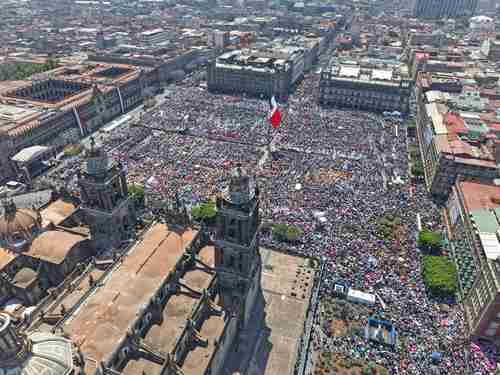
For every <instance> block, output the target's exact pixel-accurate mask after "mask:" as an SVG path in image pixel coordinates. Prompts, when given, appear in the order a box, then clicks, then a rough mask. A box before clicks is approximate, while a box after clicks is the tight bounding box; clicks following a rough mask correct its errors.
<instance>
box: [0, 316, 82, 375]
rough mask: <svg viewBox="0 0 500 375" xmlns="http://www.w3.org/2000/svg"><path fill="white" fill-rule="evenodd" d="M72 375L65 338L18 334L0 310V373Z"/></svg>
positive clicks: (72, 370)
mask: <svg viewBox="0 0 500 375" xmlns="http://www.w3.org/2000/svg"><path fill="white" fill-rule="evenodd" d="M34 374H45V375H73V374H75V366H74V362H73V347H72V344H71V342H70V341H69V340H67V339H65V338H64V337H59V336H56V335H52V334H49V333H41V332H36V333H22V332H20V330H19V328H18V327H16V326H15V324H14V321H13V320H12V318H11V316H10V315H9V314H7V313H2V312H0V375H34Z"/></svg>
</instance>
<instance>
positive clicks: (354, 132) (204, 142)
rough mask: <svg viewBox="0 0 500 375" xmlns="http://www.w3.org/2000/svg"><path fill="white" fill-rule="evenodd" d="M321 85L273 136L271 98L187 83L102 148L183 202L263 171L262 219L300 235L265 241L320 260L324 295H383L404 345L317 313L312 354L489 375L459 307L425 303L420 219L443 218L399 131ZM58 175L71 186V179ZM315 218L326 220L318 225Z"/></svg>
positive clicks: (305, 92)
mask: <svg viewBox="0 0 500 375" xmlns="http://www.w3.org/2000/svg"><path fill="white" fill-rule="evenodd" d="M317 80H318V77H317V75H308V76H306V77H305V78H304V80H303V81H302V83H301V84H300V85H299V86H298V87H297V88H296V90H295V92H294V93H293V94H292V95H291V96H290V98H289V100H288V101H287V103H282V104H281V106H280V110H281V111H282V113H283V121H282V124H281V127H280V128H279V129H277V130H269V128H268V127H269V125H268V124H267V122H266V115H267V112H268V105H267V103H266V101H265V100H257V99H249V98H245V97H234V96H227V95H213V94H210V93H208V92H207V91H206V90H205V89H204V88H202V87H200V86H199V85H198V84H197V83H196V84H195V83H193V84H191V85H190V84H186V83H183V85H182V86H173V87H171V88H169V92H167V97H168V99H167V100H166V101H165V104H164V105H161V106H160V107H159V108H156V109H155V110H153V111H150V112H147V113H145V114H144V115H143V116H142V119H141V126H140V127H133V126H130V125H126V126H123V127H121V128H118V129H115V130H114V131H113V133H112V134H110V135H107V136H106V137H105V138H102V142H103V145H104V147H105V149H106V150H107V151H109V152H110V153H111V155H112V156H113V158H115V159H116V160H119V161H120V162H121V163H122V164H123V165H124V168H126V170H127V172H128V179H129V182H130V183H134V184H144V185H145V187H146V192H147V193H148V192H150V193H151V194H152V195H157V196H160V197H162V199H165V200H168V199H172V198H173V197H174V196H175V195H178V196H180V197H181V199H183V200H184V202H186V203H187V204H188V205H194V204H197V203H199V202H203V201H206V200H208V199H211V198H213V196H214V195H215V194H216V193H217V192H218V191H220V190H221V189H222V188H223V187H224V185H225V182H226V178H227V172H228V171H229V169H230V168H231V167H233V166H234V165H236V164H237V163H241V164H242V165H243V166H245V167H246V168H247V169H248V170H249V172H250V173H253V174H255V175H256V178H257V182H258V184H259V188H260V191H261V195H260V199H261V210H262V217H263V220H264V221H265V222H269V223H283V224H288V225H293V226H296V227H299V228H300V229H302V231H303V235H302V237H301V238H300V239H299V241H298V243H293V244H284V243H282V242H278V241H277V240H276V239H274V238H273V236H272V234H271V233H268V232H264V233H262V234H261V244H262V245H263V246H274V247H281V248H282V247H289V248H290V250H293V251H294V252H298V253H301V254H304V255H308V256H314V257H317V258H320V259H322V260H323V261H324V262H325V265H326V268H327V272H326V273H325V275H326V276H325V278H324V280H321V298H322V299H328V298H331V296H332V291H333V285H334V283H335V282H336V281H337V280H343V281H345V282H346V283H347V284H349V285H350V286H352V287H353V288H356V289H359V290H363V291H365V292H368V293H374V294H376V295H377V296H378V297H379V299H380V300H381V301H383V307H382V306H381V302H377V308H376V309H374V311H373V313H383V316H384V318H385V319H387V320H389V321H391V322H392V323H393V324H394V325H395V327H396V330H397V332H398V338H399V342H400V345H398V346H397V349H396V350H395V351H391V350H390V349H387V348H386V347H383V346H381V345H380V344H376V343H369V342H365V341H364V339H363V338H362V335H359V334H352V335H347V336H343V337H329V336H328V335H325V334H322V333H319V332H320V331H321V330H322V328H321V327H323V325H322V322H321V321H319V317H318V320H317V321H316V329H315V330H314V332H316V333H315V334H314V335H313V343H314V345H313V346H314V347H315V349H316V350H328V351H333V352H336V353H341V354H344V355H346V356H351V357H352V356H354V357H357V358H361V359H364V360H369V361H373V362H376V363H378V364H380V365H381V366H384V367H385V368H386V369H387V370H388V371H389V372H390V373H391V374H464V373H468V372H467V371H470V372H471V373H472V374H475V375H479V374H488V373H490V372H491V371H492V369H493V368H494V366H495V362H494V359H495V355H496V352H495V351H494V349H493V348H491V347H486V349H484V348H485V347H484V346H483V345H478V344H477V343H470V342H469V341H467V340H465V338H464V319H463V314H462V311H461V309H460V307H459V305H458V304H457V303H456V302H455V301H452V300H446V301H442V300H440V301H437V300H435V299H432V298H429V296H428V295H427V293H426V290H425V287H424V285H423V280H422V274H421V269H422V267H421V264H422V254H421V253H420V251H419V250H418V248H417V244H416V235H417V224H416V223H417V214H419V215H420V217H421V222H422V223H423V224H424V225H425V226H426V227H427V228H429V229H435V228H438V229H439V214H438V211H437V209H436V207H435V206H434V204H433V203H432V201H431V200H430V199H429V197H428V196H427V194H426V191H425V189H424V187H423V186H422V185H421V184H419V183H414V182H412V179H411V176H410V175H409V167H408V139H407V136H406V129H405V125H404V123H403V124H401V123H400V122H396V121H388V120H384V119H383V118H382V117H380V116H378V115H375V114H372V113H367V112H362V111H357V110H341V109H334V108H322V107H320V106H319V105H318V104H317V101H316V99H315V88H316V87H317ZM148 127H150V129H148ZM268 143H269V145H268ZM75 160H78V158H76V159H75ZM72 163H76V161H72ZM58 173H65V174H68V173H70V172H67V170H66V171H65V172H58ZM52 177H53V178H57V176H52ZM62 178H63V179H64V181H65V183H66V184H69V185H68V186H70V188H71V187H72V186H73V187H74V188H75V189H76V186H75V185H71V183H74V176H71V173H70V175H69V176H67V175H64V176H63V177H62ZM71 181H73V182H71ZM318 214H320V215H321V216H322V217H325V218H327V222H326V223H319V222H318V220H317V217H318ZM387 216H391V217H393V218H398V225H397V228H396V229H395V231H394V235H393V237H392V238H387V237H384V236H382V235H381V232H380V220H381V219H382V218H384V217H387ZM382 310H383V311H382ZM435 352H438V353H440V360H439V361H436V360H435V358H433V356H432V353H435Z"/></svg>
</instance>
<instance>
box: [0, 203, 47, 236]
mask: <svg viewBox="0 0 500 375" xmlns="http://www.w3.org/2000/svg"><path fill="white" fill-rule="evenodd" d="M40 225H41V223H40V221H39V217H38V213H37V212H36V211H35V210H32V209H29V208H15V207H14V209H13V211H12V212H11V213H10V214H8V213H4V215H2V216H1V217H0V237H2V238H5V237H9V236H11V235H13V234H14V233H17V232H22V233H26V232H31V230H32V229H33V228H34V227H37V226H40Z"/></svg>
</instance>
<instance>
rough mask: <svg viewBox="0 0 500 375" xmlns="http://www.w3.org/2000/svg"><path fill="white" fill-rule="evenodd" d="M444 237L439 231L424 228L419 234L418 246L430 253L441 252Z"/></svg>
mask: <svg viewBox="0 0 500 375" xmlns="http://www.w3.org/2000/svg"><path fill="white" fill-rule="evenodd" d="M441 241H442V237H441V234H440V233H439V232H433V231H430V230H428V229H423V230H422V231H420V233H419V234H418V247H419V248H420V249H422V250H425V251H427V252H429V253H435V254H437V253H439V252H440V250H441Z"/></svg>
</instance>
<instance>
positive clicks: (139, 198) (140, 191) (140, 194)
mask: <svg viewBox="0 0 500 375" xmlns="http://www.w3.org/2000/svg"><path fill="white" fill-rule="evenodd" d="M128 193H129V195H130V196H131V197H132V199H133V201H134V203H135V206H136V207H143V206H144V196H145V194H144V186H141V185H136V184H134V185H129V186H128Z"/></svg>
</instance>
